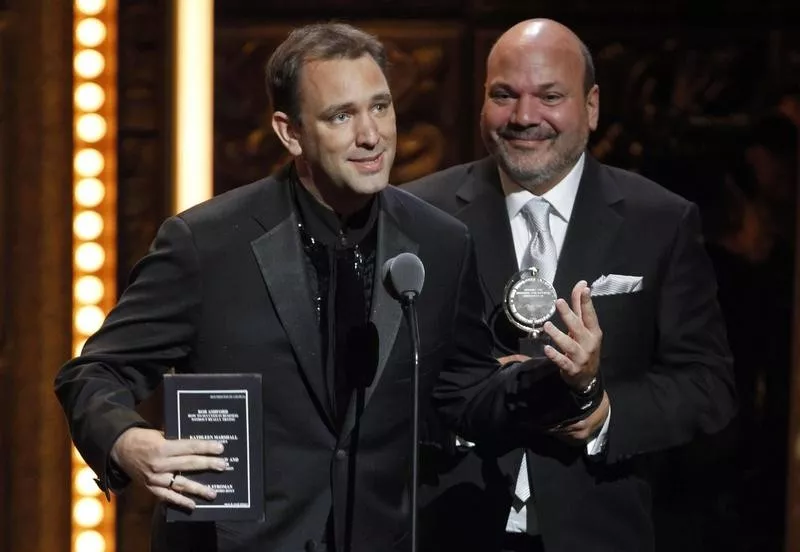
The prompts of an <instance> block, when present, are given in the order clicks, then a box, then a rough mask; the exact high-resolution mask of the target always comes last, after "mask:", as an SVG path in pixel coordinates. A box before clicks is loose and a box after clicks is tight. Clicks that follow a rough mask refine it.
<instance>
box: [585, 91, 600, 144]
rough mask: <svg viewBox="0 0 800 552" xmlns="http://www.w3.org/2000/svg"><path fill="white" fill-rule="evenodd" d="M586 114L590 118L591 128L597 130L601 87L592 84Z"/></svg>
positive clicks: (587, 98) (587, 97)
mask: <svg viewBox="0 0 800 552" xmlns="http://www.w3.org/2000/svg"><path fill="white" fill-rule="evenodd" d="M586 115H587V118H588V119H589V130H591V131H592V132H594V131H595V130H597V121H598V119H599V118H600V87H599V86H597V85H596V84H595V85H594V86H592V89H591V90H589V93H588V94H587V95H586Z"/></svg>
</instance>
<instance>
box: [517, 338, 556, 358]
mask: <svg viewBox="0 0 800 552" xmlns="http://www.w3.org/2000/svg"><path fill="white" fill-rule="evenodd" d="M550 342H551V339H550V336H548V335H547V334H545V333H542V334H540V335H539V336H538V337H532V336H528V337H521V338H519V353H520V354H521V355H525V356H528V357H531V358H533V359H545V358H547V356H546V355H545V354H544V347H545V345H549V344H550Z"/></svg>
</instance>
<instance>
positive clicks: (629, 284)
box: [589, 274, 644, 297]
mask: <svg viewBox="0 0 800 552" xmlns="http://www.w3.org/2000/svg"><path fill="white" fill-rule="evenodd" d="M643 284H644V278H643V277H642V276H628V275H625V274H608V275H605V274H604V275H602V276H600V277H599V278H598V279H597V280H595V281H594V282H592V285H591V286H589V287H590V288H591V291H592V296H593V297H597V296H599V295H619V294H622V293H636V292H637V291H642V285H643Z"/></svg>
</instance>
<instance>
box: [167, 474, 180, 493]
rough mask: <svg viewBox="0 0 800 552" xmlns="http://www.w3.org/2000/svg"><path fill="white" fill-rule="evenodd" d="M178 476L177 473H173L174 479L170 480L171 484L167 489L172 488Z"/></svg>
mask: <svg viewBox="0 0 800 552" xmlns="http://www.w3.org/2000/svg"><path fill="white" fill-rule="evenodd" d="M176 477H178V476H177V475H176V474H174V473H173V474H172V479H170V480H169V485H167V489H169V490H172V486H173V485H174V484H175V478H176Z"/></svg>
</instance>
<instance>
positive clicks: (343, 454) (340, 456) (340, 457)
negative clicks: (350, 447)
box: [335, 449, 347, 460]
mask: <svg viewBox="0 0 800 552" xmlns="http://www.w3.org/2000/svg"><path fill="white" fill-rule="evenodd" d="M335 456H336V459H337V460H344V459H345V458H347V451H346V450H344V449H336V455H335Z"/></svg>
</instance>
